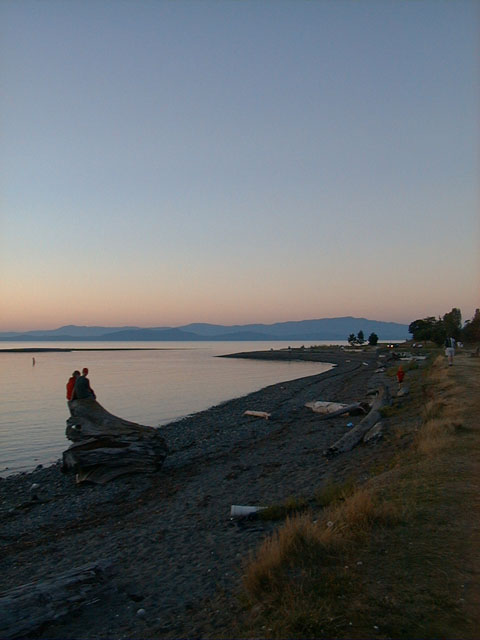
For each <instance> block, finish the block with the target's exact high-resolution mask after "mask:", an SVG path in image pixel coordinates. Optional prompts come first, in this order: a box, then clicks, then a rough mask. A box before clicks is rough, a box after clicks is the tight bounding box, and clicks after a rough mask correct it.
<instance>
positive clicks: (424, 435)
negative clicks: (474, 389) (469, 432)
mask: <svg viewBox="0 0 480 640" xmlns="http://www.w3.org/2000/svg"><path fill="white" fill-rule="evenodd" d="M448 374H449V369H448V366H447V365H446V364H445V358H443V357H442V356H438V358H436V360H435V361H434V363H433V365H432V368H431V370H430V375H429V386H430V390H431V392H432V393H431V395H432V396H433V397H432V399H430V400H428V401H427V402H426V403H425V405H424V407H423V410H422V426H421V428H420V431H419V433H418V436H417V438H416V447H417V450H418V451H419V452H420V453H421V454H425V455H433V454H437V453H438V452H439V451H440V450H442V449H445V448H448V447H450V446H451V445H452V443H453V440H454V438H455V433H456V430H457V429H458V428H459V427H461V425H462V415H461V409H460V408H459V407H458V406H457V405H456V404H455V403H454V402H452V400H453V399H454V398H455V397H457V396H458V393H459V389H458V387H457V385H456V384H455V382H454V381H453V380H452V379H451V378H449V375H448Z"/></svg>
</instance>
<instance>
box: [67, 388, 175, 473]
mask: <svg viewBox="0 0 480 640" xmlns="http://www.w3.org/2000/svg"><path fill="white" fill-rule="evenodd" d="M70 410H71V412H72V416H71V417H70V418H69V419H68V420H67V430H66V436H67V438H68V439H69V440H72V441H73V443H74V444H73V445H71V446H70V447H69V448H68V449H67V450H66V451H64V453H63V467H62V470H63V471H74V472H75V473H76V474H77V482H84V481H87V480H88V481H90V482H98V483H101V484H104V483H105V482H108V481H109V480H112V479H113V478H116V477H117V476H120V475H123V474H125V473H135V472H142V473H153V472H154V471H157V470H158V469H160V467H161V466H162V464H163V461H164V460H165V458H166V456H167V453H168V447H167V445H166V442H165V439H164V438H163V437H162V436H161V435H160V431H159V430H158V429H154V428H153V427H147V426H145V425H141V424H137V423H135V422H130V421H129V420H124V419H123V418H118V417H117V416H114V415H113V414H111V413H109V412H108V411H107V410H106V409H104V408H103V407H102V406H101V405H100V404H99V403H98V402H97V401H96V400H94V399H93V398H87V399H85V400H74V401H73V402H71V403H70Z"/></svg>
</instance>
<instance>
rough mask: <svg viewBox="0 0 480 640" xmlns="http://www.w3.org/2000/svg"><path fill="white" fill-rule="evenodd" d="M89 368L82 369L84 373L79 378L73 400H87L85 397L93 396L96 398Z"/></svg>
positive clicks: (74, 389)
mask: <svg viewBox="0 0 480 640" xmlns="http://www.w3.org/2000/svg"><path fill="white" fill-rule="evenodd" d="M87 374H88V369H87V367H84V368H83V369H82V375H81V376H80V377H79V378H77V381H76V382H75V386H74V388H73V394H72V400H85V398H93V399H94V400H95V398H96V395H95V393H94V391H93V389H92V387H91V386H90V380H89V379H88V378H87Z"/></svg>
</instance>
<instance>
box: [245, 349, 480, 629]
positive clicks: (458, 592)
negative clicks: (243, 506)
mask: <svg viewBox="0 0 480 640" xmlns="http://www.w3.org/2000/svg"><path fill="white" fill-rule="evenodd" d="M408 377H409V382H410V391H411V392H410V395H409V396H408V397H406V398H402V400H401V401H400V400H399V401H397V402H396V403H395V404H394V406H393V408H392V410H391V411H390V412H389V415H388V417H387V420H388V431H389V436H388V437H389V438H390V439H391V441H393V442H394V443H396V446H394V447H390V448H388V449H387V453H386V455H385V458H384V459H383V460H382V463H381V464H377V465H376V467H375V468H371V469H369V473H368V476H369V477H368V479H367V480H366V481H363V482H361V483H358V484H357V485H356V486H355V485H352V484H350V485H348V486H345V484H342V485H338V486H335V485H334V484H332V483H330V485H329V486H327V487H323V488H322V487H318V488H317V490H316V491H315V488H312V496H311V497H310V499H309V500H307V502H306V503H303V502H302V501H299V505H300V507H301V508H299V509H297V510H293V511H292V515H291V516H289V517H287V519H286V520H285V522H284V524H283V525H282V526H281V527H280V528H279V529H278V530H277V532H276V533H275V534H274V535H273V536H272V537H270V538H268V539H266V540H265V541H264V543H263V544H262V546H261V547H260V548H259V549H258V550H257V551H256V553H255V554H253V555H252V557H251V558H250V559H249V560H248V562H247V563H246V565H245V568H244V577H243V585H242V593H241V600H242V603H243V615H242V617H241V621H240V623H239V627H238V628H237V629H236V635H237V637H252V638H253V637H256V638H259V637H261V638H291V637H296V638H322V637H323V638H333V637H335V638H440V637H441V638H472V639H473V638H478V623H479V621H478V610H477V608H476V607H475V603H477V604H478V594H479V590H478V588H479V571H480V561H479V554H478V548H479V545H478V542H479V521H480V509H479V507H480V504H479V497H478V496H479V495H480V477H479V474H478V471H479V469H480V438H479V435H480V433H479V429H480V427H479V425H478V415H479V413H478V412H479V405H480V394H479V391H480V360H479V359H477V358H470V357H469V356H468V354H465V355H459V356H458V357H457V358H456V361H455V366H454V367H447V366H446V362H445V359H444V357H443V356H439V357H438V358H436V359H435V360H434V361H433V362H432V364H431V365H430V366H429V367H428V368H426V369H421V370H416V371H415V370H412V371H410V372H409V376H408Z"/></svg>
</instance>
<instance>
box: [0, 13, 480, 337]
mask: <svg viewBox="0 0 480 640" xmlns="http://www.w3.org/2000/svg"><path fill="white" fill-rule="evenodd" d="M479 33H480V3H479V2H478V1H477V0H471V1H470V0H467V1H464V0H455V1H453V2H450V1H442V0H433V1H428V0H418V1H417V0H405V1H401V0H396V1H390V0H379V1H369V0H359V1H342V0H335V1H333V0H331V1H328V0H305V1H303V0H291V1H283V0H270V1H262V0H252V1H249V0H243V1H235V0H232V1H230V0H223V1H221V0H217V1H207V0H190V1H182V0H176V1H166V0H151V1H149V0H136V1H133V0H132V1H129V0H119V1H114V0H111V1H104V0H90V1H89V0H70V1H68V2H65V1H63V0H58V1H52V0H40V1H39V0H35V1H26V0H2V2H1V3H0V58H1V68H0V76H1V94H0V119H1V151H0V171H1V178H0V188H1V202H0V206H1V223H0V232H1V240H0V301H1V302H0V304H1V314H0V330H4V331H8V330H12V331H15V330H24V329H25V330H26V329H36V328H44V329H47V328H55V327H58V326H60V325H63V324H81V325H127V324H128V325H138V326H179V325H182V324H186V323H189V322H213V323H222V324H234V323H241V324H243V323H248V322H266V323H269V322H276V321H284V320H301V319H307V318H321V317H334V316H343V315H354V316H363V317H367V318H371V319H377V320H389V321H398V322H406V323H408V322H411V321H412V320H413V319H415V318H420V317H424V316H430V315H433V316H437V315H439V314H441V315H443V314H444V313H445V312H447V311H449V310H450V309H451V308H452V307H453V306H455V307H460V309H461V310H462V313H463V317H464V319H467V318H470V317H472V315H473V312H474V309H475V307H478V306H480V296H479V292H480V262H479V253H480V251H479V249H480V223H479V175H480V166H479V156H478V153H479V142H480V136H479V114H480V81H479V78H480V73H479V70H480V65H479Z"/></svg>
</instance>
